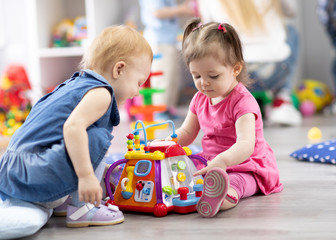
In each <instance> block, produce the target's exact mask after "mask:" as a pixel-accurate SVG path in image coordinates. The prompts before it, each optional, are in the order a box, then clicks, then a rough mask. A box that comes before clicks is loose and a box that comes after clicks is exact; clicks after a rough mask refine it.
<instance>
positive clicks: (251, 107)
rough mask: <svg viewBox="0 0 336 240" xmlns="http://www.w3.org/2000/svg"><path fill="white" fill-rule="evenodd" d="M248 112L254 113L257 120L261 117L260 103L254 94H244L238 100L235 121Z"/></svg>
mask: <svg viewBox="0 0 336 240" xmlns="http://www.w3.org/2000/svg"><path fill="white" fill-rule="evenodd" d="M247 113H253V114H254V115H255V118H256V120H257V119H258V118H259V114H260V109H259V105H258V103H257V101H256V100H255V98H254V97H253V96H252V95H244V96H243V97H242V98H240V99H239V100H237V102H236V104H235V106H234V108H233V114H234V118H235V121H237V119H238V118H240V117H241V116H243V115H244V114H247Z"/></svg>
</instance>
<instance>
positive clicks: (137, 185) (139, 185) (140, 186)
mask: <svg viewBox="0 0 336 240" xmlns="http://www.w3.org/2000/svg"><path fill="white" fill-rule="evenodd" d="M143 187H144V186H143V185H142V183H140V182H139V183H137V184H136V185H135V188H136V189H137V190H138V191H141V190H142V189H143Z"/></svg>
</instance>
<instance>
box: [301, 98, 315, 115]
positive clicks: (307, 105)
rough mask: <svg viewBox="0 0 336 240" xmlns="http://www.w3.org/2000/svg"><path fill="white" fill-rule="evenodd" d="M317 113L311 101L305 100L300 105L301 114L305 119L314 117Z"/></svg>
mask: <svg viewBox="0 0 336 240" xmlns="http://www.w3.org/2000/svg"><path fill="white" fill-rule="evenodd" d="M315 111H316V107H315V104H314V103H313V102H312V101H310V100H305V101H303V102H302V103H301V104H300V112H301V113H302V115H303V116H305V117H310V116H312V115H314V113H315Z"/></svg>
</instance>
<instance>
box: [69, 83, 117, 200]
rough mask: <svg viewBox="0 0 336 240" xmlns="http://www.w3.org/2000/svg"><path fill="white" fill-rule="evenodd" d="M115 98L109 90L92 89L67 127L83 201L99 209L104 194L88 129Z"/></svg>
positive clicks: (71, 156) (78, 106)
mask: <svg viewBox="0 0 336 240" xmlns="http://www.w3.org/2000/svg"><path fill="white" fill-rule="evenodd" d="M111 99H112V97H111V94H110V93H109V91H108V90H107V89H106V88H103V87H100V88H94V89H92V90H90V91H89V92H87V93H86V95H85V96H84V97H83V99H82V100H81V101H80V102H79V104H78V105H77V106H76V108H75V109H74V110H73V112H72V113H71V114H70V116H69V118H68V119H67V120H66V122H65V123H64V126H63V135H64V141H65V146H66V148H67V152H68V154H69V156H70V159H71V161H72V164H73V166H74V169H75V172H76V175H77V176H78V193H79V200H80V201H84V202H90V203H92V204H96V205H97V206H99V204H100V202H101V199H102V193H103V191H102V188H101V186H100V182H99V181H98V179H97V178H96V176H95V174H94V170H93V167H92V164H91V160H90V154H89V146H88V145H89V140H88V135H87V131H86V129H87V128H88V127H89V126H90V125H92V124H93V123H94V122H96V121H97V120H98V119H99V118H100V117H101V116H102V115H104V113H105V112H106V111H107V109H108V107H109V105H110V104H111Z"/></svg>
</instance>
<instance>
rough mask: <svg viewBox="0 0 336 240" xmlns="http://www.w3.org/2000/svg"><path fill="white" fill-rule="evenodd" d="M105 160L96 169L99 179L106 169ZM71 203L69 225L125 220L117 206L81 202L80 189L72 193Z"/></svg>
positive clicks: (99, 223) (101, 223) (111, 223)
mask: <svg viewBox="0 0 336 240" xmlns="http://www.w3.org/2000/svg"><path fill="white" fill-rule="evenodd" d="M105 164H106V163H105V162H104V161H102V162H101V163H100V164H99V166H98V167H97V169H96V171H95V175H96V177H97V179H98V180H99V181H101V179H102V177H103V173H104V171H105ZM71 198H72V201H71V205H69V206H68V208H67V226H68V227H87V226H91V225H113V224H117V223H121V222H123V221H124V215H123V213H122V212H121V211H119V209H118V207H117V206H109V207H106V206H104V205H100V206H99V207H95V206H94V205H93V204H90V203H85V202H80V201H79V194H78V191H76V192H74V193H72V194H71Z"/></svg>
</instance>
